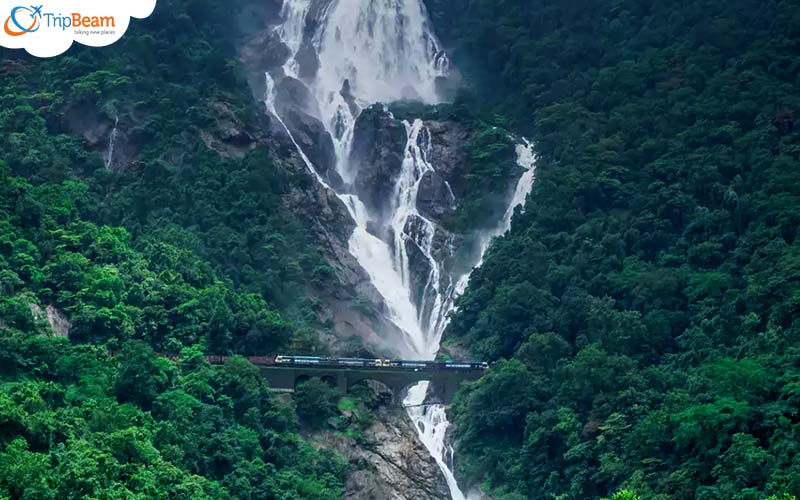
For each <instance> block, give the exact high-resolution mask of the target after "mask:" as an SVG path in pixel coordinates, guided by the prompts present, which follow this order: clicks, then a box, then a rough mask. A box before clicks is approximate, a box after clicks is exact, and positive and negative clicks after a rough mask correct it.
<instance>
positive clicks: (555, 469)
mask: <svg viewBox="0 0 800 500" xmlns="http://www.w3.org/2000/svg"><path fill="white" fill-rule="evenodd" d="M427 3H428V5H429V8H430V10H431V11H432V13H433V17H434V20H435V23H436V24H437V28H438V29H439V31H440V33H442V34H443V36H444V37H445V39H446V41H447V42H448V43H449V45H450V46H451V47H453V49H454V53H455V55H456V64H458V65H460V67H462V68H463V69H464V70H465V73H466V75H467V78H468V83H469V84H471V86H472V87H471V90H470V91H469V92H468V93H466V94H465V95H464V96H463V97H462V100H463V101H465V102H466V103H469V104H472V105H473V106H475V107H481V108H482V109H483V112H484V113H485V114H486V115H498V116H501V117H503V118H504V119H506V120H508V121H510V122H511V123H513V124H514V126H515V127H516V128H517V129H518V130H522V131H525V132H526V133H527V134H529V136H530V138H531V139H532V140H534V141H535V145H536V150H537V152H538V154H539V161H538V170H537V174H538V175H537V181H536V185H535V187H534V190H533V193H532V194H531V196H530V197H529V199H528V202H527V207H526V210H525V212H524V213H523V214H519V213H518V214H517V215H516V217H515V219H514V224H513V228H512V230H511V232H510V233H509V234H508V235H507V236H506V237H505V238H502V239H500V240H498V241H496V243H495V245H494V247H493V248H492V250H491V251H490V253H489V255H488V256H487V258H486V260H485V262H484V264H483V266H482V267H481V268H480V269H479V270H477V271H476V272H475V273H474V274H473V276H472V279H471V280H470V285H469V289H468V291H467V293H466V294H465V295H464V296H463V298H462V299H461V300H460V302H459V307H460V310H459V312H458V314H456V315H455V316H454V318H453V321H452V323H451V326H450V329H449V331H448V332H447V335H448V336H449V337H450V338H451V339H453V340H456V339H457V340H458V341H459V343H461V344H464V345H467V346H469V347H470V348H471V349H472V351H473V352H474V354H475V355H476V356H478V357H481V358H484V359H487V360H491V361H497V364H496V365H495V366H494V367H493V369H492V370H491V371H490V373H489V374H488V375H487V376H486V377H484V379H483V380H482V381H480V382H478V383H475V384H471V385H470V386H469V387H468V388H467V389H466V390H464V391H462V392H461V394H460V397H459V398H458V401H457V403H456V404H455V406H454V411H453V413H454V415H455V421H456V423H457V426H458V432H457V434H458V448H457V456H458V457H459V466H460V469H461V471H462V473H463V474H464V476H465V477H470V478H481V480H483V481H485V487H487V488H489V489H490V490H492V491H493V492H494V493H495V494H496V496H495V498H497V499H503V500H509V499H521V498H529V499H551V498H560V499H576V500H577V499H593V498H594V499H596V498H599V497H605V496H609V495H610V494H611V493H613V492H614V491H615V490H617V489H618V488H620V487H625V488H628V489H630V490H632V491H636V492H637V493H638V494H639V495H640V496H641V498H646V499H664V500H666V499H703V500H710V499H719V500H750V499H762V498H765V497H766V496H768V495H772V494H775V495H781V494H784V493H791V494H795V495H797V494H800V447H798V442H800V363H798V359H800V356H799V355H800V241H798V238H797V236H798V223H799V222H800V209H798V207H800V169H799V168H798V166H800V162H799V160H800V124H798V123H797V121H798V119H800V96H798V93H797V89H798V88H800V7H798V5H797V3H796V2H791V1H777V0H768V1H749V0H701V1H692V2H689V1H681V2H664V1H656V2H640V1H629V0H623V1H611V0H601V1H574V2H564V1H549V0H524V1H523V0H456V1H446V2H445V1H439V0H429V1H428V2H427ZM477 96H480V98H478V97H477Z"/></svg>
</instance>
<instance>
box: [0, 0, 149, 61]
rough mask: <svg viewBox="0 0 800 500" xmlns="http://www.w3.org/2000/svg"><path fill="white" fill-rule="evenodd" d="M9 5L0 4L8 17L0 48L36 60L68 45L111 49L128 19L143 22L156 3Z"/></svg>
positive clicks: (82, 0) (64, 0)
mask: <svg viewBox="0 0 800 500" xmlns="http://www.w3.org/2000/svg"><path fill="white" fill-rule="evenodd" d="M10 1H11V2H13V3H11V4H10V5H9V0H0V16H2V13H4V12H7V13H8V14H7V17H6V18H5V20H4V21H3V23H2V24H3V30H2V31H0V46H3V47H7V48H10V49H25V50H26V51H28V53H30V54H32V55H34V56H38V57H52V56H56V55H59V54H62V53H63V52H65V51H66V50H67V49H69V47H70V46H71V45H72V42H78V43H81V44H83V45H88V46H91V47H103V46H106V45H111V44H112V43H114V42H116V41H117V40H119V39H120V38H122V35H124V34H125V32H126V31H127V29H128V25H129V24H130V18H131V17H136V18H140V19H143V18H145V17H147V16H149V15H150V14H151V13H152V12H153V9H155V6H156V0H115V1H113V2H108V0H59V2H58V3H57V4H55V5H57V8H53V5H48V4H43V5H19V4H18V3H17V2H19V0H16V1H14V0H10ZM0 19H3V18H2V17H0Z"/></svg>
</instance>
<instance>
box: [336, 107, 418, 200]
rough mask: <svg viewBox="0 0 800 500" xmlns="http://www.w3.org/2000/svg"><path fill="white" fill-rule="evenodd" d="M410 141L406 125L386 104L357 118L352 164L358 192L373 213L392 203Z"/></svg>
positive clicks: (364, 112)
mask: <svg viewBox="0 0 800 500" xmlns="http://www.w3.org/2000/svg"><path fill="white" fill-rule="evenodd" d="M406 141H407V136H406V128H405V126H404V125H403V123H402V122H401V121H400V120H397V119H395V118H394V117H393V116H392V115H391V113H389V112H388V111H387V110H386V109H385V108H384V106H383V105H382V104H373V105H372V106H369V107H368V108H366V109H364V110H363V111H362V112H361V115H360V116H359V117H358V119H357V120H356V124H355V129H354V130H353V146H352V150H351V153H350V168H351V169H352V170H353V171H354V172H355V173H356V175H355V189H356V192H357V193H358V195H359V197H360V198H361V199H362V200H364V203H365V205H367V208H368V209H369V210H370V211H371V212H372V213H377V214H382V213H384V212H385V211H386V210H387V208H388V206H389V203H391V198H392V194H393V193H394V188H395V183H396V181H397V176H398V174H399V173H400V170H401V169H402V167H403V157H404V154H405V146H406Z"/></svg>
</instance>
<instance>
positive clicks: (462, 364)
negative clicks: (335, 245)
mask: <svg viewBox="0 0 800 500" xmlns="http://www.w3.org/2000/svg"><path fill="white" fill-rule="evenodd" d="M115 354H116V353H112V356H113V355H115ZM160 356H162V357H165V358H168V359H171V360H173V361H176V360H177V359H178V358H179V357H180V356H178V355H177V354H161V355H160ZM229 357H230V356H224V355H214V354H210V355H207V356H206V359H207V360H208V362H209V363H211V364H215V365H218V364H223V363H225V362H226V361H227V360H228V358H229ZM245 358H246V359H247V360H248V361H250V362H251V363H253V364H254V365H258V366H314V367H325V368H372V369H379V368H400V369H404V370H414V371H419V370H486V369H488V368H489V363H487V362H485V361H424V360H406V359H367V358H332V357H318V356H286V355H278V356H245Z"/></svg>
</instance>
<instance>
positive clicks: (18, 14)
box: [3, 5, 42, 36]
mask: <svg viewBox="0 0 800 500" xmlns="http://www.w3.org/2000/svg"><path fill="white" fill-rule="evenodd" d="M27 14H30V16H28V15H27ZM28 17H30V19H27V18H28ZM20 19H21V20H22V22H20ZM28 24H30V26H28V27H27V28H26V27H25V26H26V25H28ZM41 27H42V6H41V5H40V6H38V7H34V6H31V7H14V8H13V9H11V15H10V16H8V19H6V22H5V23H4V24H3V30H4V31H5V32H6V34H7V35H9V36H22V35H26V34H28V33H35V32H36V31H38V30H39V28H41Z"/></svg>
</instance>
